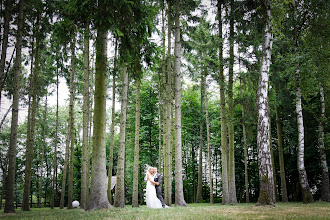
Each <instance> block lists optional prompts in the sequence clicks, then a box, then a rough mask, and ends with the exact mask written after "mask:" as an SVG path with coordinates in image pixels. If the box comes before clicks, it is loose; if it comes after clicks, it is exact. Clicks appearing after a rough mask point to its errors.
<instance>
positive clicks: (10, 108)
mask: <svg viewBox="0 0 330 220" xmlns="http://www.w3.org/2000/svg"><path fill="white" fill-rule="evenodd" d="M0 95H1V94H0ZM12 107H13V105H11V106H10V107H9V108H8V110H7V112H6V113H5V115H4V116H3V118H2V120H1V122H0V130H1V128H2V125H3V123H4V122H5V120H6V118H7V116H8V114H9V112H10V110H12Z"/></svg>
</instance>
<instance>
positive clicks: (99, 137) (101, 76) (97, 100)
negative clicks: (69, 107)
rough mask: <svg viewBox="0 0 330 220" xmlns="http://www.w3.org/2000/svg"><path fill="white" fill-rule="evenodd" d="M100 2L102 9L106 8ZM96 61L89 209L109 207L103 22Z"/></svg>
mask: <svg viewBox="0 0 330 220" xmlns="http://www.w3.org/2000/svg"><path fill="white" fill-rule="evenodd" d="M104 4H105V3H104V2H99V5H98V9H100V11H102V10H104V8H105V5H104ZM96 29H97V37H96V61H95V93H94V117H93V153H92V182H91V189H90V194H89V197H88V204H87V210H93V209H101V208H109V207H110V203H109V201H108V197H107V185H106V184H105V183H106V178H107V176H106V145H105V122H106V92H107V86H106V82H107V30H106V29H105V27H104V26H103V25H102V22H100V23H98V24H97V26H96Z"/></svg>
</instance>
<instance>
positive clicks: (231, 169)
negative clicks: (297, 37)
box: [228, 0, 237, 204]
mask: <svg viewBox="0 0 330 220" xmlns="http://www.w3.org/2000/svg"><path fill="white" fill-rule="evenodd" d="M233 11H234V1H233V0H231V1H230V14H231V16H230V21H229V23H230V28H229V35H230V36H229V42H230V46H229V79H228V137H229V147H228V150H229V153H228V187H229V203H233V204H236V203H237V197H236V184H235V145H234V141H235V140H234V97H233V79H234V61H235V57H234V12H233Z"/></svg>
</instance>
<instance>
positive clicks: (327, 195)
mask: <svg viewBox="0 0 330 220" xmlns="http://www.w3.org/2000/svg"><path fill="white" fill-rule="evenodd" d="M320 103H321V118H320V120H319V140H318V142H319V143H318V144H319V151H320V159H321V167H322V186H321V199H322V201H326V202H330V184H329V170H328V164H327V158H326V153H325V147H324V123H325V121H326V117H325V101H324V90H323V86H322V84H321V83H320Z"/></svg>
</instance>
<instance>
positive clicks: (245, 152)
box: [239, 78, 250, 203]
mask: <svg viewBox="0 0 330 220" xmlns="http://www.w3.org/2000/svg"><path fill="white" fill-rule="evenodd" d="M239 82H240V84H239V85H240V95H241V108H242V128H243V145H244V184H245V198H246V199H245V202H246V203H249V202H250V196H249V175H248V149H247V140H246V130H245V111H244V102H243V91H242V81H241V78H240V81H239Z"/></svg>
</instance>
